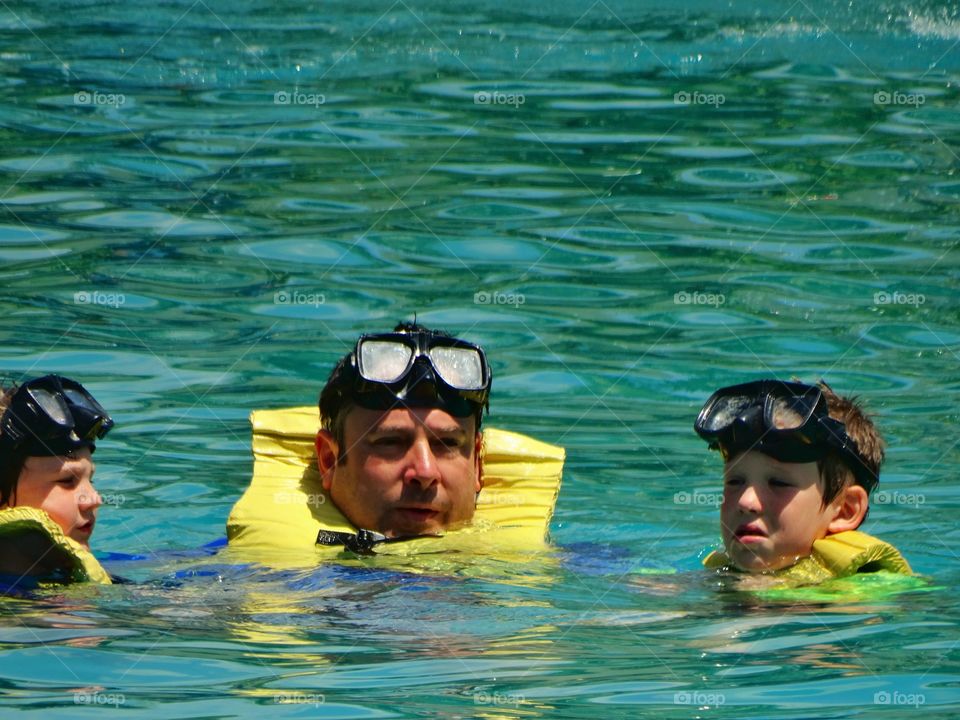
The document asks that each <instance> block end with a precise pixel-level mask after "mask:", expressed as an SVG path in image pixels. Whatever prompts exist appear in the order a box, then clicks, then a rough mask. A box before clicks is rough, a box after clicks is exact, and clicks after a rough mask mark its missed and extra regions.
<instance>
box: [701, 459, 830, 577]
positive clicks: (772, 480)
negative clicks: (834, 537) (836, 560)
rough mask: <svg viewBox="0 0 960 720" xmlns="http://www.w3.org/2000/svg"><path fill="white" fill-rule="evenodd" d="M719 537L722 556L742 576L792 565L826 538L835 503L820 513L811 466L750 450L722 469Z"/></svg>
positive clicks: (818, 484)
mask: <svg viewBox="0 0 960 720" xmlns="http://www.w3.org/2000/svg"><path fill="white" fill-rule="evenodd" d="M723 479H724V483H723V504H722V505H721V506H720V531H721V534H722V536H723V544H724V547H725V549H726V551H727V555H729V556H730V559H731V560H732V561H733V563H734V565H736V566H737V567H738V568H740V569H741V570H746V571H748V572H762V571H765V570H779V569H781V568H785V567H789V566H790V565H793V564H794V563H795V562H797V560H799V559H800V558H803V557H806V556H807V555H809V554H810V552H811V549H812V548H813V542H814V541H815V540H819V539H821V538H823V537H825V536H826V535H827V527H828V525H830V522H831V521H832V520H833V519H834V517H835V516H836V515H837V506H838V504H839V503H838V500H835V501H834V502H832V503H831V504H830V505H828V506H827V507H823V503H822V501H823V490H822V486H821V482H820V472H819V471H818V470H817V464H816V463H815V462H810V463H783V462H780V461H778V460H775V459H773V458H772V457H769V456H768V455H764V454H763V453H760V452H756V451H754V450H749V451H747V452H743V453H740V454H739V455H737V456H736V457H734V458H733V459H732V460H731V461H729V462H727V463H725V464H724V467H723Z"/></svg>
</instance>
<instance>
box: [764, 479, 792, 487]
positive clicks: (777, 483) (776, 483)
mask: <svg viewBox="0 0 960 720" xmlns="http://www.w3.org/2000/svg"><path fill="white" fill-rule="evenodd" d="M767 482H769V483H770V487H778V488H784V487H793V483H791V482H789V481H788V480H782V479H781V478H776V477H772V478H770V479H769V480H768V481H767Z"/></svg>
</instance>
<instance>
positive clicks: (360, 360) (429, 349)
mask: <svg viewBox="0 0 960 720" xmlns="http://www.w3.org/2000/svg"><path fill="white" fill-rule="evenodd" d="M345 369H346V368H345ZM349 371H351V372H352V373H354V374H355V377H354V392H353V395H352V399H353V400H354V402H356V403H357V404H358V405H360V406H361V407H364V408H367V409H369V410H384V409H389V408H392V407H396V406H397V405H403V406H407V407H439V408H441V409H443V410H446V411H447V412H449V413H450V414H451V415H453V416H454V417H468V416H470V415H479V414H480V413H481V412H482V411H483V409H484V408H488V407H489V397H490V383H491V381H492V379H493V376H492V373H491V371H490V366H489V365H488V364H487V359H486V356H485V355H484V353H483V350H482V349H481V348H480V346H479V345H474V344H473V343H469V342H467V341H465V340H460V339H458V338H453V337H448V336H446V335H440V334H437V333H433V332H429V331H426V332H425V331H416V332H393V333H380V334H376V335H362V336H361V337H360V339H359V340H358V341H357V344H356V347H355V348H354V350H353V353H352V354H351V355H350V356H349Z"/></svg>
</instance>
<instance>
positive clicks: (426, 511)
mask: <svg viewBox="0 0 960 720" xmlns="http://www.w3.org/2000/svg"><path fill="white" fill-rule="evenodd" d="M397 511H398V512H399V513H400V515H401V516H403V517H405V518H408V519H410V520H415V521H417V522H427V521H428V520H431V519H433V518H435V517H436V516H438V515H439V514H440V512H439V511H438V510H434V509H432V508H431V507H429V506H419V505H415V506H408V507H401V508H397Z"/></svg>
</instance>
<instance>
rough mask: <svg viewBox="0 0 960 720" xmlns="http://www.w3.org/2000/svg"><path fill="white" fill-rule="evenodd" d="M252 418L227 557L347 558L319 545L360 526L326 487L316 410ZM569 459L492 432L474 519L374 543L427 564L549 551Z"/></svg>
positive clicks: (295, 561)
mask: <svg viewBox="0 0 960 720" xmlns="http://www.w3.org/2000/svg"><path fill="white" fill-rule="evenodd" d="M250 421H251V424H252V425H253V443H252V445H253V455H254V465H253V479H252V480H251V482H250V485H249V487H247V489H246V491H245V492H244V493H243V496H242V497H241V498H240V499H239V500H238V501H237V503H236V504H235V505H234V506H233V510H231V512H230V516H229V518H228V519H227V538H228V540H229V548H228V551H229V555H230V556H233V557H236V558H238V559H252V560H255V561H258V562H263V563H265V564H269V565H274V566H276V565H285V566H305V565H316V563H317V562H318V560H323V559H331V558H334V557H337V556H338V555H342V554H343V553H344V552H345V548H344V546H343V545H342V544H340V545H336V546H333V545H331V546H324V545H318V544H317V539H318V534H319V533H320V531H321V530H323V531H327V534H333V533H345V534H347V535H355V534H356V533H357V532H358V528H355V527H354V526H353V525H351V524H350V522H349V521H348V520H347V519H346V518H345V517H344V516H343V515H342V514H341V513H340V511H339V510H338V509H337V507H336V506H335V505H334V504H333V501H332V500H331V499H330V497H329V496H328V495H327V494H326V493H325V492H324V490H323V488H322V486H321V483H320V476H319V473H318V471H317V463H316V450H315V446H314V440H315V438H316V435H317V429H318V428H319V427H320V417H319V413H318V410H317V408H316V407H298V408H287V409H283V410H258V411H255V412H254V413H252V414H251V416H250ZM564 457H565V453H564V450H563V448H561V447H557V446H554V445H548V444H547V443H543V442H540V441H538V440H534V439H532V438H529V437H526V436H524V435H519V434H517V433H512V432H506V431H504V430H496V429H493V428H488V429H487V430H485V431H484V433H483V451H482V455H481V462H482V467H483V490H482V491H481V492H480V494H479V496H478V498H477V509H476V512H475V514H474V518H473V522H472V523H471V524H470V525H469V526H468V527H465V528H462V529H458V530H454V531H451V532H448V533H446V534H444V535H442V536H439V537H425V538H413V539H410V540H405V541H400V542H390V543H379V544H376V545H374V546H373V547H372V548H371V549H372V551H373V552H374V553H375V554H376V555H378V556H381V555H382V556H389V557H391V558H394V559H400V558H404V557H410V558H413V557H416V558H418V560H417V564H419V565H421V566H423V565H424V560H423V557H424V556H425V555H428V554H434V556H435V557H439V556H440V555H445V556H449V555H450V554H451V553H453V554H457V553H469V554H471V555H472V554H475V553H476V554H481V555H483V554H495V555H497V557H498V559H509V557H510V556H511V555H514V556H516V555H523V554H529V553H530V552H532V551H538V550H543V549H545V548H547V547H548V545H547V540H546V537H547V530H548V526H549V523H550V518H551V516H552V515H553V507H554V503H555V502H556V499H557V494H558V493H559V491H560V480H561V475H562V472H563V461H564ZM238 551H239V554H238ZM391 564H393V563H391ZM401 564H405V563H401ZM429 565H430V563H429V562H427V563H426V566H429ZM424 569H433V568H428V567H424Z"/></svg>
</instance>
